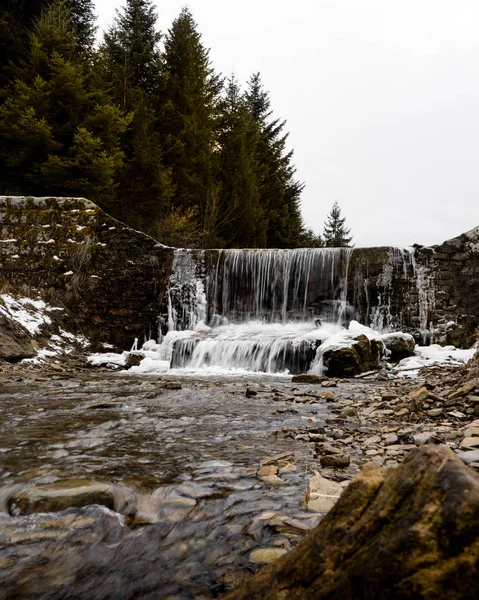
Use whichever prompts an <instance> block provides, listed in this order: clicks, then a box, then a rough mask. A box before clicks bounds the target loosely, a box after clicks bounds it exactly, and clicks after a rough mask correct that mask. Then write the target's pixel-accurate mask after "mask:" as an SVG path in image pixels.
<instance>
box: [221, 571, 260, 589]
mask: <svg viewBox="0 0 479 600" xmlns="http://www.w3.org/2000/svg"><path fill="white" fill-rule="evenodd" d="M252 576H253V571H252V570H251V569H242V568H240V567H228V568H227V569H226V570H225V571H224V573H222V575H221V576H220V579H219V581H220V583H221V584H222V585H224V586H225V587H226V588H230V589H231V588H235V587H238V586H239V585H241V584H242V583H244V582H245V581H247V580H248V579H250V578H251V577H252Z"/></svg>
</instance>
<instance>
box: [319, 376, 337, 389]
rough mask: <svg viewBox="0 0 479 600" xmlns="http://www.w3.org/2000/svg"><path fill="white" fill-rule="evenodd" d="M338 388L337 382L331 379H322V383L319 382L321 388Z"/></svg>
mask: <svg viewBox="0 0 479 600" xmlns="http://www.w3.org/2000/svg"><path fill="white" fill-rule="evenodd" d="M337 386H338V382H337V381H334V380H333V379H327V378H326V379H323V381H321V387H325V388H329V387H337Z"/></svg>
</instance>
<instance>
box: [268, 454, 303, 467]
mask: <svg viewBox="0 0 479 600" xmlns="http://www.w3.org/2000/svg"><path fill="white" fill-rule="evenodd" d="M291 461H294V453H293V452H282V453H281V454H276V455H275V456H269V457H266V458H262V459H261V460H260V461H259V464H260V467H265V466H267V465H276V466H278V467H281V466H284V465H286V464H287V463H288V462H291Z"/></svg>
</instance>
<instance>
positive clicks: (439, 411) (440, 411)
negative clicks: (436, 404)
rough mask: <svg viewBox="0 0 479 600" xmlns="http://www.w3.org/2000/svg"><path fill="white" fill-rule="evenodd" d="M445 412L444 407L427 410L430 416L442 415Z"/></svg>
mask: <svg viewBox="0 0 479 600" xmlns="http://www.w3.org/2000/svg"><path fill="white" fill-rule="evenodd" d="M443 412H444V409H442V408H432V409H431V410H428V411H427V415H428V416H429V417H440V416H441V415H442V414H443Z"/></svg>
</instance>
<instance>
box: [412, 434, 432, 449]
mask: <svg viewBox="0 0 479 600" xmlns="http://www.w3.org/2000/svg"><path fill="white" fill-rule="evenodd" d="M435 439H436V434H435V433H433V432H429V431H428V432H423V433H416V434H415V435H414V436H413V442H414V444H415V445H416V446H424V444H429V443H431V442H433V443H434V441H435Z"/></svg>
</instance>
